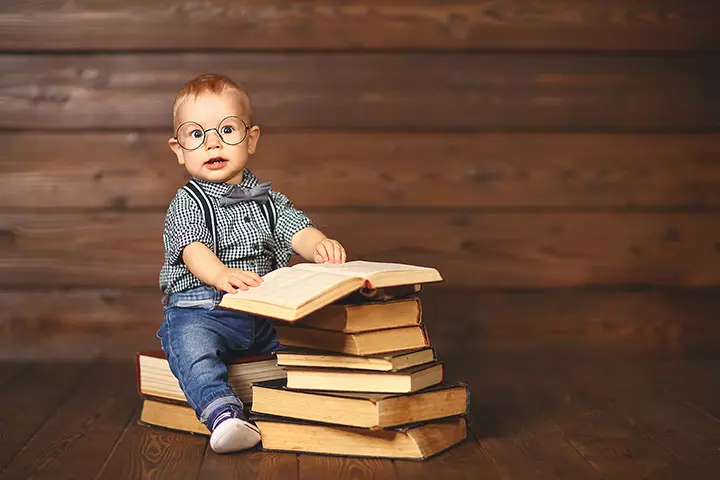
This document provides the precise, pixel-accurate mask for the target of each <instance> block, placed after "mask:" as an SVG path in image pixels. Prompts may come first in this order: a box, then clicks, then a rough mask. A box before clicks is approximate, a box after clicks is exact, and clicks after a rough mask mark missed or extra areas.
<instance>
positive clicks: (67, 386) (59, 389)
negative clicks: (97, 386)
mask: <svg viewBox="0 0 720 480" xmlns="http://www.w3.org/2000/svg"><path fill="white" fill-rule="evenodd" d="M88 370H89V365H87V364H80V365H77V364H61V363H55V364H52V363H42V362H38V363H36V364H33V365H31V366H29V367H28V368H26V369H24V370H23V372H22V375H16V376H15V377H13V378H12V380H11V381H10V382H9V383H8V384H6V385H4V386H3V389H2V391H0V412H2V413H0V425H1V426H2V428H0V472H1V471H2V470H4V469H5V467H7V465H8V464H9V463H10V461H11V460H12V459H13V458H14V457H15V456H16V455H17V454H18V453H19V452H20V451H22V449H23V447H25V445H26V444H27V443H28V441H29V440H30V439H31V438H32V437H33V435H35V433H36V432H37V431H38V430H40V428H41V427H42V426H43V424H44V422H45V421H46V420H47V419H48V418H50V417H51V416H52V414H53V413H54V412H55V411H56V410H57V409H58V407H59V406H60V405H62V403H63V402H64V401H65V400H66V399H67V397H68V395H70V393H71V392H72V391H73V390H74V389H75V388H76V387H77V385H78V382H79V381H81V379H82V378H83V375H85V374H86V373H87V371H88Z"/></svg>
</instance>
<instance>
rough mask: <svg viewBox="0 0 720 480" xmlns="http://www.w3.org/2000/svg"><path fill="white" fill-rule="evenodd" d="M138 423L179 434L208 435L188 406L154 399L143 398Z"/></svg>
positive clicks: (205, 428)
mask: <svg viewBox="0 0 720 480" xmlns="http://www.w3.org/2000/svg"><path fill="white" fill-rule="evenodd" d="M140 423H143V424H146V425H152V426H154V427H163V428H169V429H171V430H178V431H180V432H187V433H197V434H200V435H210V431H209V430H208V429H207V427H206V426H205V425H204V424H203V423H202V422H201V421H200V420H198V419H197V417H196V416H195V411H194V410H193V409H192V408H190V406H188V405H181V404H176V403H170V402H163V401H160V400H156V399H154V398H143V400H142V410H141V411H140Z"/></svg>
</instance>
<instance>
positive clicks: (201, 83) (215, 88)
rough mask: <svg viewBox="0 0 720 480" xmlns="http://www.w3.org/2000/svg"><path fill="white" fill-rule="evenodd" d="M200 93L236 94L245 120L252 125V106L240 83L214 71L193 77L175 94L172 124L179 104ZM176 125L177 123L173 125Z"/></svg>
mask: <svg viewBox="0 0 720 480" xmlns="http://www.w3.org/2000/svg"><path fill="white" fill-rule="evenodd" d="M201 93H214V94H217V95H220V94H223V93H231V94H233V95H236V96H237V98H238V101H239V102H240V104H241V105H242V107H243V113H246V114H247V120H248V122H249V124H250V125H252V108H251V107H250V97H248V94H247V92H245V89H243V88H242V87H241V86H240V85H238V84H237V83H235V82H234V81H233V80H232V79H231V78H229V77H226V76H225V75H218V74H215V73H206V74H204V75H200V76H199V77H195V78H193V79H192V80H190V81H189V82H187V83H186V84H185V86H184V87H183V88H182V89H181V90H180V91H179V92H178V93H177V95H175V101H173V109H172V113H173V125H174V124H175V122H176V115H177V111H178V108H179V107H180V104H181V103H182V102H183V101H184V100H186V99H188V98H197V96H198V95H200V94H201ZM175 127H177V125H175Z"/></svg>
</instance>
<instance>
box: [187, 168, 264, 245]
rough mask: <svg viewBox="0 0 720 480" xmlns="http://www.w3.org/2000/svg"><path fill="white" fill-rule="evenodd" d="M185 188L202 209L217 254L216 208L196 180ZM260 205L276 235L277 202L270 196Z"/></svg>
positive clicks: (191, 181)
mask: <svg viewBox="0 0 720 480" xmlns="http://www.w3.org/2000/svg"><path fill="white" fill-rule="evenodd" d="M183 189H184V190H185V191H186V192H188V194H190V196H191V197H192V198H193V200H195V202H196V203H197V204H198V207H200V210H202V212H203V216H204V217H205V225H207V227H208V230H210V235H211V236H212V242H213V253H215V255H217V253H218V240H217V239H218V234H217V232H218V227H217V216H216V213H215V209H214V208H213V206H212V203H210V199H209V198H208V196H207V194H206V193H205V192H204V191H203V189H202V188H201V187H200V185H198V184H197V182H196V181H195V180H190V181H189V182H188V183H186V184H185V186H184V187H183ZM258 206H259V207H260V211H261V212H262V214H263V217H265V220H266V221H267V222H268V225H269V226H270V233H272V234H273V235H274V234H275V225H276V224H277V210H276V209H275V202H273V201H272V198H270V199H269V200H268V202H267V203H265V204H259V205H258Z"/></svg>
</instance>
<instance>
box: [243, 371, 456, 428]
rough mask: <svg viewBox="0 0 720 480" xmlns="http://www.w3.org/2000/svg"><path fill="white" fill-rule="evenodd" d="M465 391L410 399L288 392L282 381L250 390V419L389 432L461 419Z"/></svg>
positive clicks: (434, 391)
mask: <svg viewBox="0 0 720 480" xmlns="http://www.w3.org/2000/svg"><path fill="white" fill-rule="evenodd" d="M469 397H470V389H469V388H468V386H467V385H465V384H463V383H452V384H448V383H443V384H440V385H436V386H434V387H429V388H426V389H424V390H420V391H418V392H414V393H409V394H367V393H350V392H313V391H301V390H290V389H288V388H287V386H286V382H285V381H283V380H272V381H267V382H258V383H255V384H253V404H252V410H251V411H252V413H253V414H264V415H273V416H278V417H289V418H296V419H300V420H308V421H312V422H319V423H329V424H336V425H345V426H350V427H360V428H389V427H395V426H399V425H408V424H412V423H420V422H426V421H429V420H436V419H439V418H445V417H451V416H455V415H465V414H467V412H468V405H469V402H470V398H469Z"/></svg>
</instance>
